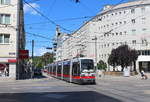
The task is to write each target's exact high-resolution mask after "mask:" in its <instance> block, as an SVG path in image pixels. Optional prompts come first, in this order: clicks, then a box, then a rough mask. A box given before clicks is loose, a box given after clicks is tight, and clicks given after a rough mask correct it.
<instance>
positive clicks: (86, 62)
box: [81, 59, 94, 70]
mask: <svg viewBox="0 0 150 102" xmlns="http://www.w3.org/2000/svg"><path fill="white" fill-rule="evenodd" d="M91 69H92V70H94V62H93V60H91V59H82V60H81V70H91Z"/></svg>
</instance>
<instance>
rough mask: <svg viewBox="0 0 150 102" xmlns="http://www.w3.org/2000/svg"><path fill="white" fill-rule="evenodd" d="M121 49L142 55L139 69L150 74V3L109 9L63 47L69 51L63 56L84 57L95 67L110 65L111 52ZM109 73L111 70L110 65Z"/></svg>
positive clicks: (138, 0)
mask: <svg viewBox="0 0 150 102" xmlns="http://www.w3.org/2000/svg"><path fill="white" fill-rule="evenodd" d="M67 42H68V43H67ZM120 45H128V46H129V47H130V48H132V49H136V50H137V51H138V52H139V54H140V55H139V57H138V60H137V69H138V70H139V69H140V68H141V67H144V68H145V71H150V60H148V59H149V58H150V0H135V1H131V2H126V3H122V4H119V5H106V6H105V7H104V8H103V10H102V11H101V12H100V13H99V14H97V15H96V16H95V17H94V18H92V19H91V20H90V21H88V22H86V23H85V24H84V25H83V26H82V27H81V28H80V29H78V30H77V31H76V32H74V33H73V34H71V35H70V37H69V38H68V39H66V40H65V41H64V42H63V43H62V46H66V48H65V50H68V51H65V52H64V53H66V54H63V55H65V57H66V58H72V57H75V56H77V55H78V54H83V55H84V56H86V57H90V58H93V59H94V60H95V63H97V62H98V61H99V60H103V61H104V62H106V63H107V60H108V57H109V55H110V53H111V51H112V49H114V48H117V47H118V46H120ZM56 59H57V58H56ZM108 70H112V68H111V66H109V65H108Z"/></svg>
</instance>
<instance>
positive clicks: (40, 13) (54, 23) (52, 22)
mask: <svg viewBox="0 0 150 102" xmlns="http://www.w3.org/2000/svg"><path fill="white" fill-rule="evenodd" d="M24 2H25V3H26V4H27V5H29V6H30V7H31V8H32V9H33V10H34V11H35V12H37V13H38V14H39V15H40V16H42V17H43V18H45V19H46V20H48V21H49V22H51V24H53V25H55V26H57V25H59V24H57V23H56V22H55V21H53V20H51V19H49V18H48V17H47V16H45V15H44V14H43V13H42V12H40V11H39V10H37V9H36V8H35V7H33V6H32V5H31V4H30V3H28V2H27V1H25V0H24ZM59 27H60V28H61V29H63V30H65V31H68V32H72V31H71V30H68V29H66V28H64V27H62V26H61V25H59Z"/></svg>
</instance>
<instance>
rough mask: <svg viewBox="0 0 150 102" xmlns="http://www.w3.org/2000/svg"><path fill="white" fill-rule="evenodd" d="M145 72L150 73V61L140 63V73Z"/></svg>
mask: <svg viewBox="0 0 150 102" xmlns="http://www.w3.org/2000/svg"><path fill="white" fill-rule="evenodd" d="M142 69H143V70H144V71H145V72H150V61H147V62H139V71H141V70H142Z"/></svg>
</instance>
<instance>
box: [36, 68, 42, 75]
mask: <svg viewBox="0 0 150 102" xmlns="http://www.w3.org/2000/svg"><path fill="white" fill-rule="evenodd" d="M34 75H42V70H41V69H40V68H36V69H34Z"/></svg>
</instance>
